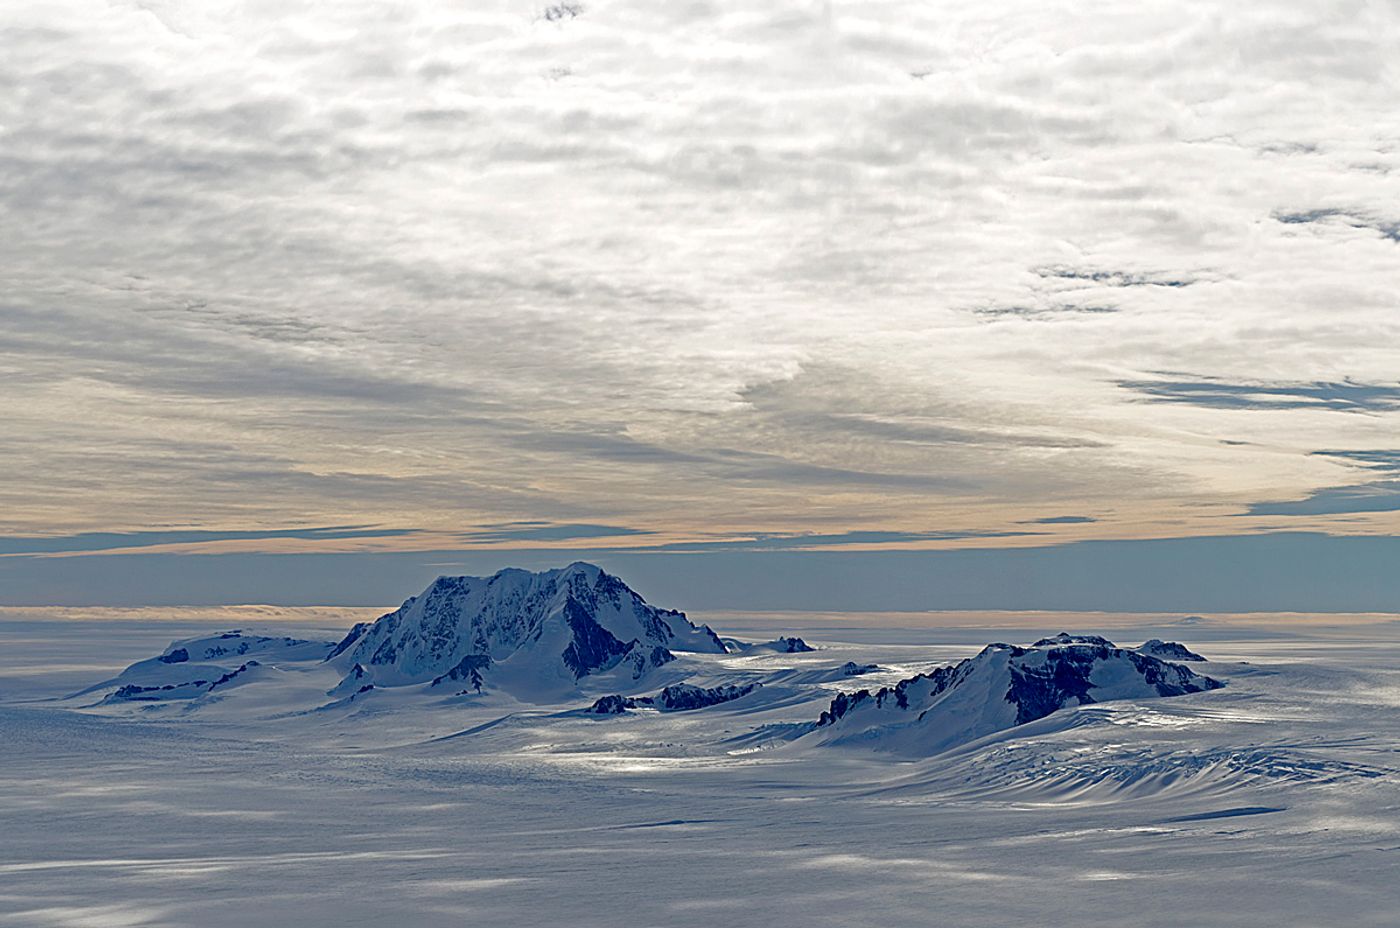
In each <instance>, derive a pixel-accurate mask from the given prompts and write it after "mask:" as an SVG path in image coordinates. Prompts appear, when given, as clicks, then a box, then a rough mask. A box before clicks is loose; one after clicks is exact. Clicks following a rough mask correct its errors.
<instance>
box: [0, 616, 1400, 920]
mask: <svg viewBox="0 0 1400 928" xmlns="http://www.w3.org/2000/svg"><path fill="white" fill-rule="evenodd" d="M113 624H115V623H110V622H109V623H107V625H106V626H104V625H103V623H83V624H81V625H79V624H77V623H52V624H50V625H48V626H47V627H42V628H38V627H32V626H28V627H23V628H18V627H16V626H13V625H5V624H4V623H0V640H3V641H4V642H5V645H6V646H5V648H3V649H0V736H2V737H0V834H3V835H4V836H5V840H4V841H3V842H0V885H3V886H4V892H3V893H0V926H4V928H9V926H21V928H82V926H114V928H115V926H123V928H188V926H194V925H198V926H201V928H233V926H245V925H249V924H268V925H297V926H305V928H345V926H349V925H383V924H402V925H412V926H414V928H449V926H451V928H457V926H461V925H464V924H466V925H472V926H474V928H496V926H502V928H506V926H516V925H522V924H529V925H536V924H540V925H554V924H567V925H569V926H571V928H615V926H617V925H620V924H625V925H647V926H650V925H665V926H668V928H704V926H713V925H715V924H736V925H743V924H761V925H765V926H772V928H789V926H791V928H798V926H801V928H814V926H815V928H828V926H829V928H837V926H840V928H876V926H890V925H925V924H930V923H931V922H938V923H945V922H946V923H949V924H955V925H958V926H961V928H1004V926H1006V925H1058V924H1074V925H1076V926H1083V928H1169V926H1175V925H1179V924H1181V923H1182V922H1183V921H1188V922H1190V923H1192V924H1201V925H1211V926H1215V925H1219V926H1233V928H1277V926H1281V925H1289V926H1291V925H1316V924H1344V925H1347V926H1360V928H1381V926H1386V928H1389V926H1391V925H1393V924H1394V919H1395V912H1396V911H1397V909H1400V889H1397V887H1396V882H1395V880H1394V873H1395V867H1396V863H1397V860H1400V857H1397V855H1400V851H1397V848H1400V798H1397V797H1400V791H1398V790H1397V786H1400V760H1398V759H1397V754H1396V751H1395V745H1396V744H1397V743H1400V690H1397V687H1396V684H1395V681H1396V679H1397V674H1400V626H1396V627H1394V628H1381V629H1375V630H1372V631H1371V632H1370V634H1372V635H1374V636H1376V637H1372V638H1365V639H1361V638H1357V639H1354V640H1347V641H1335V640H1316V639H1308V638H1304V637H1283V636H1279V635H1274V636H1273V637H1253V638H1248V639H1245V638H1241V639H1239V640H1229V639H1226V638H1222V637H1221V636H1220V635H1219V634H1218V633H1217V634H1216V635H1214V636H1213V637H1212V638H1211V645H1210V649H1209V653H1210V654H1211V656H1212V657H1214V658H1216V659H1217V660H1215V661H1213V662H1211V663H1209V664H1208V665H1205V666H1204V667H1202V668H1201V669H1203V670H1205V671H1206V672H1208V673H1209V675H1210V676H1211V677H1213V678H1217V679H1221V680H1224V681H1226V682H1227V683H1228V684H1229V685H1228V686H1227V687H1225V688H1224V689H1220V690H1215V691H1211V692H1205V693H1202V694H1199V695H1188V696H1184V697H1179V698H1161V697H1160V696H1158V695H1150V696H1141V697H1137V696H1134V697H1131V698H1124V699H1115V700H1111V701H1105V702H1095V703H1089V704H1082V705H1080V704H1076V705H1071V706H1068V707H1067V708H1064V709H1061V710H1059V711H1056V712H1053V713H1051V714H1050V715H1048V716H1046V717H1044V718H1041V719H1039V720H1036V721H1033V722H1028V723H1026V724H1022V725H1015V726H1012V727H1010V728H1004V729H1000V730H998V731H995V732H992V733H990V734H987V735H984V736H982V737H980V738H976V739H973V740H971V741H967V742H964V743H961V744H959V745H957V746H955V747H953V748H950V749H949V750H946V751H944V752H942V753H939V754H937V755H935V756H932V757H921V756H920V757H911V758H904V757H891V756H890V755H888V754H885V753H880V752H873V751H852V750H834V749H832V748H831V747H830V746H826V745H822V744H818V743H812V742H809V740H807V739H804V738H796V740H794V738H793V735H794V733H801V732H810V730H811V724H812V720H813V719H814V718H816V717H817V715H818V713H819V712H820V711H821V710H822V709H823V708H824V707H827V706H828V705H829V704H830V702H831V700H832V698H833V696H834V695H835V692H837V691H845V692H850V691H852V689H853V688H867V689H870V688H878V687H876V686H872V683H871V681H872V680H874V681H878V683H880V684H886V683H888V684H890V685H893V684H894V683H895V682H897V681H898V680H901V679H909V678H911V677H913V676H918V675H920V674H927V673H932V672H933V671H934V670H936V669H937V667H941V666H948V665H950V664H955V663H956V662H957V661H958V660H959V659H964V658H969V657H973V656H975V654H976V648H975V647H972V646H969V645H967V644H958V643H950V640H951V639H941V640H940V639H939V638H937V637H936V636H930V635H928V634H927V633H923V634H921V635H920V636H918V637H917V638H916V637H915V636H913V635H912V634H911V635H910V637H909V638H907V639H904V640H901V639H900V638H899V637H898V636H897V635H896V633H894V632H892V631H890V630H889V629H882V630H880V631H879V633H878V636H872V637H873V638H875V640H876V642H877V643H871V640H870V639H869V638H866V639H861V638H852V637H844V636H846V635H847V634H849V635H855V634H857V632H856V631H855V630H852V629H846V630H844V631H842V632H841V634H840V635H839V636H838V635H834V634H833V632H832V631H831V629H830V628H827V629H826V630H825V631H822V630H821V629H820V628H818V629H816V630H811V629H808V628H805V627H804V628H802V631H803V633H804V635H809V636H812V637H820V641H819V644H820V647H821V650H820V651H819V652H818V653H817V654H803V653H797V654H778V653H772V652H762V653H759V654H754V655H733V654H718V653H713V654H691V655H682V656H680V657H679V658H678V659H677V660H676V661H673V662H671V663H670V664H668V665H667V667H666V668H664V669H663V670H664V671H665V672H669V671H670V668H677V669H683V670H685V672H687V673H688V674H689V677H690V680H691V681H692V682H693V685H695V686H699V687H703V688H706V689H712V688H714V687H718V686H722V685H726V682H725V681H729V682H732V683H734V684H740V683H741V681H742V685H747V684H748V683H749V682H755V681H757V682H763V683H764V685H763V686H762V687H758V688H755V689H753V690H751V691H750V692H749V693H748V694H747V695H745V696H744V697H742V698H738V699H734V700H730V701H726V702H721V703H717V704H714V705H709V706H707V707H705V708H704V709H702V710H700V711H693V712H692V711H680V712H676V711H672V712H667V711H647V710H642V711H634V712H626V713H624V714H622V715H614V716H597V715H591V714H588V713H584V712H582V711H580V710H581V709H582V708H583V707H584V706H586V705H587V704H588V703H587V701H586V700H584V699H582V698H581V694H580V693H579V692H578V691H577V690H573V691H570V692H568V693H565V694H564V695H563V697H562V698H561V699H560V701H558V702H555V703H548V702H525V701H512V700H511V699H509V698H507V697H505V696H500V695H489V694H488V695H486V696H483V697H479V698H478V697H476V696H471V697H461V698H459V697H455V696H454V697H448V696H446V695H444V694H443V693H442V692H441V690H442V689H443V687H438V688H436V689H434V688H432V687H430V686H428V685H427V684H416V685H412V686H403V687H387V688H377V689H375V690H372V691H370V692H367V693H365V694H363V695H360V696H358V697H355V698H354V699H351V700H350V701H349V702H348V703H347V704H346V705H344V706H343V707H339V708H334V709H325V710H324V711H315V712H305V711H300V710H301V709H303V708H305V707H306V706H308V705H310V706H320V705H323V704H325V703H326V699H327V697H326V695H325V691H326V690H327V689H330V688H332V687H334V686H335V685H336V684H337V683H338V681H339V680H340V679H341V677H342V676H343V671H342V670H341V669H339V668H337V667H335V666H333V665H331V664H325V663H321V662H319V661H316V660H310V661H306V660H298V661H291V662H283V661H280V660H276V659H268V660H269V664H268V666H270V667H273V668H274V669H275V671H276V672H275V674H273V673H270V674H269V676H268V678H267V679H266V680H261V681H258V683H257V684H256V685H245V686H242V687H237V688H234V689H232V690H231V691H230V692H229V693H228V694H227V695H226V696H224V697H223V698H220V691H219V690H216V691H215V692H214V693H213V694H210V695H208V696H206V697H204V699H203V700H196V701H197V702H204V703H205V704H204V705H202V706H201V708H200V709H199V711H197V712H183V711H179V710H180V709H181V707H182V706H183V705H184V703H172V704H171V710H172V711H169V712H164V711H162V710H161V705H160V704H157V703H151V704H147V703H140V702H131V703H124V704H122V705H107V706H101V705H96V706H92V707H91V708H82V709H81V710H80V711H75V707H76V706H78V705H83V706H86V705H89V704H90V703H91V700H88V701H87V702H80V701H63V700H55V699H52V698H51V697H52V696H53V694H55V693H58V692H62V691H64V689H71V688H72V683H71V680H72V677H71V676H70V674H73V673H75V672H81V673H82V674H84V675H85V678H86V679H99V678H101V679H108V678H111V677H113V675H114V673H115V669H116V668H117V667H120V666H121V665H122V664H124V663H126V662H128V661H130V660H132V659H133V658H135V657H136V656H139V655H141V654H142V653H149V650H151V649H152V647H153V646H152V640H153V636H155V639H154V640H156V641H158V642H162V643H163V642H164V641H165V640H167V639H168V638H169V637H172V636H171V635H170V634H169V633H168V632H167V631H165V629H164V628H162V627H161V626H160V625H159V623H153V624H151V625H148V626H147V627H145V629H144V630H143V631H142V632H141V633H140V634H139V635H138V634H136V633H134V632H131V633H128V632H125V631H122V632H121V633H120V634H118V632H117V630H115V629H113V628H111V626H112V625H113ZM785 629H788V630H792V631H795V630H796V628H795V627H794V626H792V625H787V626H785ZM906 633H908V631H907V630H906V631H905V632H901V633H900V634H901V635H902V634H906ZM1150 633H1151V634H1164V633H1165V632H1164V630H1162V629H1160V628H1154V629H1152V630H1151V632H1150ZM181 634H186V635H188V634H191V633H186V632H182V633H181ZM1148 634H1149V632H1148V630H1146V629H1144V630H1142V631H1141V633H1140V634H1139V635H1138V637H1136V638H1135V640H1138V641H1140V640H1143V638H1145V637H1147V636H1148ZM769 635H770V636H771V632H769ZM1382 635H1389V636H1390V637H1389V638H1385V637H1381V636H1382ZM205 637H209V636H207V635H206V636H205ZM215 637H217V636H215ZM298 637H301V638H315V637H317V635H316V634H314V633H308V632H301V633H298ZM757 637H758V638H759V640H761V638H762V637H763V636H757ZM987 637H990V636H986V635H984V636H983V637H982V639H981V640H984V641H985V640H987ZM1027 637H1034V635H1030V636H1027ZM119 640H120V641H124V642H125V644H120V645H114V643H113V642H114V641H119ZM809 640H811V637H809ZM915 641H917V642H918V643H912V642H915ZM166 650H167V652H168V651H169V650H170V649H166ZM195 656H196V655H195V654H194V653H193V652H191V654H190V657H191V660H190V661H187V662H180V663H190V662H194V660H193V659H194V657H195ZM264 657H265V656H259V657H246V656H244V657H240V658H239V661H240V662H242V663H246V662H247V661H249V660H259V661H263V660H264ZM1245 660H1247V661H1249V663H1248V664H1245V663H1240V662H1241V661H1245ZM846 661H851V662H854V663H855V664H856V665H857V666H865V665H872V664H873V665H877V667H878V668H879V669H876V670H874V671H871V672H870V673H868V674H865V675H863V676H857V677H854V678H846V677H841V676H836V675H833V674H832V671H833V670H835V669H836V668H837V667H839V666H840V665H841V664H842V663H843V662H846ZM168 666H172V667H173V666H174V665H168ZM235 666H236V665H235ZM75 668H77V670H75ZM104 668H105V669H104ZM604 676H606V675H604ZM590 679H592V678H590V677H585V678H583V680H582V682H583V683H588V681H589V680H590ZM779 679H781V680H786V681H787V682H785V683H776V682H771V681H775V680H779ZM53 680H61V681H64V686H63V687H59V686H56V685H55V684H54V683H53V682H52V681H53ZM800 681H801V682H800ZM658 685H659V684H658ZM638 691H643V692H648V693H655V692H657V689H656V686H654V685H652V684H650V683H649V684H647V686H646V687H645V688H640V687H639V688H638ZM639 874H645V875H647V876H646V878H645V879H638V875H639ZM1252 886H1262V887H1267V890H1268V891H1267V892H1241V887H1252Z"/></svg>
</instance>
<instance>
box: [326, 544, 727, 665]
mask: <svg viewBox="0 0 1400 928" xmlns="http://www.w3.org/2000/svg"><path fill="white" fill-rule="evenodd" d="M672 649H674V650H682V651H700V652H705V653H711V654H723V653H724V650H725V649H724V645H723V644H722V643H721V642H720V640H719V638H717V637H716V636H715V634H714V632H712V631H711V630H710V629H709V627H708V626H701V627H696V626H694V625H692V624H691V623H690V622H689V621H687V620H686V618H685V615H684V614H683V613H680V612H676V611H674V610H670V609H658V608H656V607H655V606H651V605H649V604H647V602H646V601H645V600H643V599H642V598H641V597H640V596H638V595H637V594H636V593H635V592H633V591H632V590H631V589H630V588H629V587H628V586H627V584H625V583H623V582H622V581H621V580H619V579H618V578H617V577H613V576H610V575H609V574H607V573H604V572H603V571H602V570H600V569H599V568H597V567H595V566H593V565H592V564H584V563H576V564H571V565H570V566H568V567H566V568H563V569H560V570H547V571H544V572H542V573H531V572H529V571H525V570H514V569H512V570H503V571H501V572H499V573H497V574H494V575H493V576H490V577H484V578H483V577H439V578H438V579H437V580H435V581H434V582H433V583H432V585H431V586H429V587H428V588H427V589H426V590H424V591H423V593H422V594H421V595H419V596H415V597H413V598H411V599H409V600H407V601H406V602H405V603H404V604H403V605H402V606H401V607H400V608H399V609H398V610H396V611H394V612H391V613H389V614H388V615H385V616H382V617H381V618H379V619H378V620H376V621H375V622H373V623H371V624H362V625H357V626H355V628H353V629H351V631H350V634H348V635H347V636H346V637H345V639H344V640H343V641H342V642H341V643H340V644H338V645H337V646H336V647H335V649H334V651H333V652H332V654H331V658H332V659H334V660H336V661H339V662H343V663H344V664H345V665H346V666H347V669H348V668H349V667H350V666H352V665H355V664H358V665H359V666H360V667H361V669H362V671H363V672H364V673H365V674H367V676H368V678H370V679H372V680H373V682H374V683H375V684H376V685H379V686H385V685H388V686H400V685H405V684H410V683H420V682H429V681H431V682H433V683H435V684H437V685H443V684H453V685H458V686H459V688H461V686H463V685H465V686H466V687H467V688H470V689H476V690H478V691H479V690H480V687H481V686H482V685H483V684H489V682H490V681H491V680H492V679H493V678H496V679H500V680H505V679H510V680H514V681H516V682H518V683H520V684H521V685H523V686H527V687H528V686H529V685H530V683H531V681H532V680H534V681H536V682H539V683H540V684H542V685H549V684H557V683H558V682H560V681H561V680H564V681H577V680H580V679H582V678H583V677H586V676H589V675H592V674H598V673H603V672H607V671H611V670H614V669H618V668H621V669H623V670H624V671H627V672H630V673H631V675H632V676H633V678H634V679H635V678H636V677H639V676H641V675H643V674H645V673H646V672H647V671H649V670H651V669H653V668H655V667H659V666H661V665H663V664H665V663H667V662H669V661H670V660H672V659H673V657H674V655H673V654H672V653H671V651H672Z"/></svg>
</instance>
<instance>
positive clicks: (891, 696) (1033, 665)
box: [809, 634, 1222, 755]
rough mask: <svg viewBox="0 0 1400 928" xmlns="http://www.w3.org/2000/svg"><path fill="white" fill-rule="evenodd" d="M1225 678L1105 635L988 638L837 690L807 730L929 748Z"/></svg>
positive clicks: (825, 740) (917, 750)
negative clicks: (959, 657) (910, 671)
mask: <svg viewBox="0 0 1400 928" xmlns="http://www.w3.org/2000/svg"><path fill="white" fill-rule="evenodd" d="M1221 685H1222V684H1221V683H1220V682H1219V681H1217V680H1213V679H1211V678H1210V677H1206V676H1201V675H1199V674H1196V673H1193V672H1192V671H1190V670H1188V669H1187V668H1185V667H1181V666H1178V665H1176V664H1170V663H1167V662H1165V661H1162V660H1159V659H1157V658H1155V657H1151V656H1149V655H1146V654H1141V653H1138V652H1136V651H1129V650H1125V649H1122V648H1118V647H1116V646H1114V645H1113V644H1112V643H1111V642H1108V641H1107V639H1102V638H1098V637H1097V636H1071V635H1067V634H1061V635H1058V636H1056V637H1055V638H1046V639H1042V640H1041V641H1040V642H1038V643H1037V644H1036V645H1034V646H1032V647H1030V648H1022V647H1017V646H1015V645H1009V644H991V645H988V646H987V647H986V648H984V649H983V650H982V651H981V653H979V654H978V655H977V656H976V657H972V658H968V659H967V660H964V661H960V662H959V663H957V664H953V665H951V666H946V667H940V668H937V669H936V670H933V671H931V672H928V673H922V674H918V675H916V676H914V677H910V678H908V679H906V680H901V681H900V682H899V683H897V684H895V685H894V686H888V687H884V688H882V689H880V690H877V691H874V692H871V691H870V690H858V691H856V692H853V693H841V694H838V695H837V696H836V697H835V698H834V699H833V700H832V701H831V705H830V706H829V707H828V708H827V709H826V711H824V712H822V714H821V716H820V718H819V719H818V720H817V723H816V731H815V732H814V733H813V734H812V735H811V736H809V737H811V738H814V739H816V740H817V741H818V742H819V743H822V744H862V745H866V746H869V747H872V748H875V749H876V750H884V751H891V752H894V753H901V754H914V755H931V754H936V753H938V752H940V751H944V750H947V749H948V748H950V747H953V746H955V745H958V744H961V743H964V742H967V741H971V740H973V739H975V738H979V737H982V736H984V735H987V734H990V733H992V732H995V731H1000V730H1002V729H1007V728H1011V727H1013V726H1017V725H1024V724H1026V723H1028V722H1033V721H1035V720H1037V719H1041V718H1044V717H1045V716H1048V715H1050V714H1051V713H1054V712H1057V711H1059V710H1060V709H1063V708H1066V707H1070V706H1081V705H1089V704H1092V703H1098V702H1104V701H1107V700H1115V699H1145V698H1160V697H1166V696H1182V695H1185V694H1187V693H1198V692H1203V691H1206V690H1212V689H1217V688H1219V687H1220V686H1221Z"/></svg>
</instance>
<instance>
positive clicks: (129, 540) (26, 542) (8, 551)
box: [0, 525, 414, 556]
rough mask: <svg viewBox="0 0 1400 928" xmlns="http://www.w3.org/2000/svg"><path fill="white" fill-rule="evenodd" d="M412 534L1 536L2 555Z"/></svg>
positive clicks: (348, 528) (338, 530) (344, 529)
mask: <svg viewBox="0 0 1400 928" xmlns="http://www.w3.org/2000/svg"><path fill="white" fill-rule="evenodd" d="M412 534H414V532H413V530H412V529H386V528H372V527H366V526H359V525H335V526H325V527H319V528H300V529H295V528H294V529H267V530H254V531H241V532H238V531H200V530H176V529H167V530H158V531H145V532H82V533H79V534H76V535H49V536H36V537H14V536H12V537H0V556H3V555H33V554H55V553H69V552H78V551H83V552H95V551H121V550H127V549H131V548H152V547H156V546H158V545H191V544H204V543H208V542H217V541H267V540H271V539H277V538H295V539H301V540H306V541H334V540H340V539H347V538H363V539H370V538H395V537H399V536H404V535H412Z"/></svg>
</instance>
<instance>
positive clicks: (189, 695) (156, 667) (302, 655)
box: [73, 630, 332, 703]
mask: <svg viewBox="0 0 1400 928" xmlns="http://www.w3.org/2000/svg"><path fill="white" fill-rule="evenodd" d="M331 647H332V645H331V642H329V641H312V640H307V639H303V638H288V637H284V636H269V635H250V634H246V633H244V632H242V631H237V630H235V631H230V632H223V633H221V634H218V635H206V636H202V637H198V638H186V639H183V640H181V641H175V642H172V643H171V644H170V646H169V647H167V648H166V649H165V650H164V651H163V652H161V653H160V654H159V655H157V656H156V657H152V658H147V659H146V660H144V661H137V662H136V663H134V664H132V665H131V666H130V667H127V668H126V669H125V670H123V671H122V672H121V673H120V674H118V675H117V676H115V677H113V678H111V679H109V680H103V681H102V682H101V683H97V684H94V685H93V686H90V687H88V688H87V689H85V690H82V691H81V692H78V693H74V694H73V695H74V696H83V695H86V694H87V693H93V692H97V691H99V690H103V689H113V692H111V693H109V694H108V695H107V697H106V701H107V702H108V703H113V702H122V701H142V702H151V701H157V700H160V701H164V700H177V699H197V698H199V697H201V696H204V695H205V694H207V693H211V692H213V691H215V690H217V689H228V688H232V687H233V686H242V685H244V684H246V683H250V682H252V681H254V680H257V679H260V678H262V677H264V676H265V675H266V674H267V672H268V671H269V670H270V669H271V668H272V667H275V666H276V665H278V664H284V663H286V664H295V663H306V662H311V661H319V660H322V659H323V658H325V656H326V655H327V654H329V653H330V650H331Z"/></svg>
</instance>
